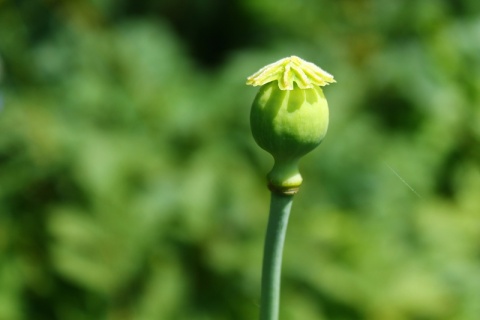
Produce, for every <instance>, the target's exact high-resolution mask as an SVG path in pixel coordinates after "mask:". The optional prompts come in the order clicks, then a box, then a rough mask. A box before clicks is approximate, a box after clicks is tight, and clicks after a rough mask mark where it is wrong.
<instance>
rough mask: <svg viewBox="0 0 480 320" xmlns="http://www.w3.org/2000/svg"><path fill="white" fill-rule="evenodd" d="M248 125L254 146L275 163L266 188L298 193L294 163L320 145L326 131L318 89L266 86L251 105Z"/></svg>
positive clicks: (324, 104)
mask: <svg viewBox="0 0 480 320" xmlns="http://www.w3.org/2000/svg"><path fill="white" fill-rule="evenodd" d="M250 123H251V129H252V134H253V137H254V139H255V141H256V142H257V144H258V145H259V146H260V147H261V148H262V149H264V150H266V151H268V152H269V153H270V154H271V155H272V156H273V158H274V160H275V164H274V166H273V169H272V170H271V171H270V173H269V174H268V180H269V184H270V185H271V186H273V188H274V189H277V190H280V191H281V190H289V189H295V188H297V189H298V187H299V186H300V185H301V183H302V176H301V175H300V173H299V171H298V161H299V160H300V158H301V157H302V156H304V155H305V154H307V153H308V152H310V151H312V150H313V149H314V148H315V147H317V146H318V145H319V144H320V143H321V142H322V140H323V138H324V137H325V135H326V133H327V129H328V103H327V100H326V99H325V96H324V94H323V91H322V89H321V88H320V87H314V88H312V89H300V88H298V86H296V85H295V87H294V89H293V90H280V88H279V87H278V84H277V81H273V82H270V83H267V84H265V85H263V86H262V87H261V88H260V90H259V92H258V94H257V96H256V97H255V100H254V101H253V105H252V109H251V113H250Z"/></svg>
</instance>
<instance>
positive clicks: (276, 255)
mask: <svg viewBox="0 0 480 320" xmlns="http://www.w3.org/2000/svg"><path fill="white" fill-rule="evenodd" d="M292 202H293V195H283V194H278V193H276V192H272V197H271V201H270V216H269V218H268V227H267V235H266V238H265V248H264V253H263V269H262V296H261V302H260V320H278V310H279V306H280V275H281V271H282V253H283V243H284V242H285V233H286V231H287V225H288V217H289V215H290V209H291V207H292Z"/></svg>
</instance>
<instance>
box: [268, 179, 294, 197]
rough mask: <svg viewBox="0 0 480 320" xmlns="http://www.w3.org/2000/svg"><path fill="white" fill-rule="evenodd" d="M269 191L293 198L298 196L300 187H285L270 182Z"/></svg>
mask: <svg viewBox="0 0 480 320" xmlns="http://www.w3.org/2000/svg"><path fill="white" fill-rule="evenodd" d="M268 189H269V190H270V191H271V192H274V193H276V194H280V195H285V196H293V195H295V194H297V192H298V190H300V186H295V187H293V186H289V187H284V186H278V185H274V184H272V183H271V182H270V181H269V182H268Z"/></svg>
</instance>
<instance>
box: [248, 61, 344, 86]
mask: <svg viewBox="0 0 480 320" xmlns="http://www.w3.org/2000/svg"><path fill="white" fill-rule="evenodd" d="M272 81H278V87H279V88H280V90H293V88H294V83H296V84H297V85H298V87H299V88H300V89H311V88H313V87H314V86H320V87H323V86H326V85H328V84H330V83H334V82H336V81H335V80H334V79H333V76H332V75H331V74H330V73H328V72H326V71H325V70H323V69H322V68H320V67H318V66H316V65H315V64H313V63H311V62H307V61H305V60H303V59H301V58H299V57H297V56H290V57H287V58H283V59H280V60H278V61H277V62H274V63H271V64H269V65H266V66H265V67H263V68H261V69H260V70H258V71H257V72H256V73H254V74H252V75H251V76H250V77H248V78H247V85H251V86H262V85H264V84H266V83H269V82H272Z"/></svg>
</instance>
